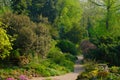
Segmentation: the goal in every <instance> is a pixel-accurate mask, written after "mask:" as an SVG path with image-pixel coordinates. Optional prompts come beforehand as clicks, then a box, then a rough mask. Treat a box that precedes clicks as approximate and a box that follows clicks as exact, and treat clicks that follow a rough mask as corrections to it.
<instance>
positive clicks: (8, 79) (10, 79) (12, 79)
mask: <svg viewBox="0 0 120 80" xmlns="http://www.w3.org/2000/svg"><path fill="white" fill-rule="evenodd" d="M6 80H14V78H7V79H6Z"/></svg>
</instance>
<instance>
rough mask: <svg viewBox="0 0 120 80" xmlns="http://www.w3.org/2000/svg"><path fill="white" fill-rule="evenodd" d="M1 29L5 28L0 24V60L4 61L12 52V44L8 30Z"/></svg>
mask: <svg viewBox="0 0 120 80" xmlns="http://www.w3.org/2000/svg"><path fill="white" fill-rule="evenodd" d="M1 27H4V26H3V23H1V22H0V58H2V59H4V58H5V57H7V56H9V54H10V50H12V43H11V41H10V39H9V36H8V34H7V33H6V30H4V29H3V28H1Z"/></svg>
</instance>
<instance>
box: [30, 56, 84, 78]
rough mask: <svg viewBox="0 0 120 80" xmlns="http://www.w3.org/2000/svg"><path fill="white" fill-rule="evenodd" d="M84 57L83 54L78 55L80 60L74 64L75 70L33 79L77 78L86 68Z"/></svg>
mask: <svg viewBox="0 0 120 80" xmlns="http://www.w3.org/2000/svg"><path fill="white" fill-rule="evenodd" d="M82 59H83V56H78V60H77V61H76V63H75V65H74V72H71V73H67V74H65V75H61V76H53V77H38V78H33V79H31V80H46V79H50V80H76V79H77V76H78V75H79V73H80V72H82V71H83V70H84V69H83V65H82V64H81V61H82Z"/></svg>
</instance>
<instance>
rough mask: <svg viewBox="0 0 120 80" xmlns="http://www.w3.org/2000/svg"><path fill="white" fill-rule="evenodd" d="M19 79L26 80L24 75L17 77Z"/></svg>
mask: <svg viewBox="0 0 120 80" xmlns="http://www.w3.org/2000/svg"><path fill="white" fill-rule="evenodd" d="M19 79H20V80H28V78H27V77H26V76H25V75H21V76H20V77H19Z"/></svg>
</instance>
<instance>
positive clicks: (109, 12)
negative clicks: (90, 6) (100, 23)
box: [89, 0, 120, 29]
mask: <svg viewBox="0 0 120 80" xmlns="http://www.w3.org/2000/svg"><path fill="white" fill-rule="evenodd" d="M89 1H90V2H92V3H94V4H96V5H98V6H101V7H103V9H104V10H105V12H106V18H105V27H106V29H108V28H109V27H110V26H111V25H112V23H111V21H113V20H112V16H113V14H114V13H116V12H118V11H119V9H120V4H119V2H120V1H119V0H100V1H96V0H89Z"/></svg>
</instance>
